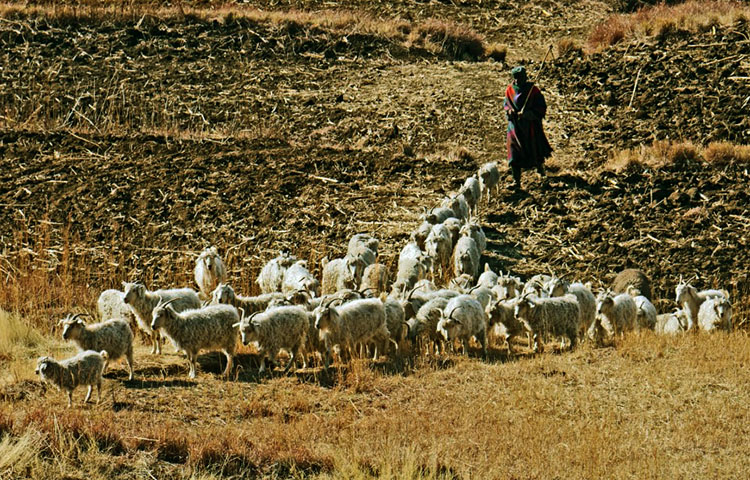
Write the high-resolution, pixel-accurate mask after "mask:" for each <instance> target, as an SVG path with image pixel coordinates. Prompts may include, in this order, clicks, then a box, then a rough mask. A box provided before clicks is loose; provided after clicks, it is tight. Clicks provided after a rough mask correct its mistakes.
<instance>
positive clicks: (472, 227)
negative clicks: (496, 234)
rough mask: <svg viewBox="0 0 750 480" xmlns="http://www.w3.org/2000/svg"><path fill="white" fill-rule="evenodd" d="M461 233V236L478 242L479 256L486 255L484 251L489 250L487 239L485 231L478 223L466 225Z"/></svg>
mask: <svg viewBox="0 0 750 480" xmlns="http://www.w3.org/2000/svg"><path fill="white" fill-rule="evenodd" d="M460 233H461V235H465V236H467V237H471V238H473V239H474V242H476V244H477V248H478V249H479V255H482V253H484V250H485V249H486V248H487V237H486V236H485V235H484V230H482V227H481V226H480V225H479V224H478V223H467V224H465V225H464V226H463V227H461V231H460Z"/></svg>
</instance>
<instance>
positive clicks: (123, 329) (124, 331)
mask: <svg viewBox="0 0 750 480" xmlns="http://www.w3.org/2000/svg"><path fill="white" fill-rule="evenodd" d="M79 317H80V314H76V315H73V316H68V317H66V318H64V319H62V320H60V322H59V323H58V324H62V325H63V332H62V337H63V340H72V341H73V342H74V343H75V344H76V345H77V346H78V351H80V352H82V351H85V350H93V351H95V352H101V351H102V350H104V351H106V352H107V355H108V357H107V361H105V362H104V368H105V369H106V367H107V363H108V362H109V360H113V361H114V360H117V359H119V358H121V357H125V361H126V362H127V363H128V370H129V372H130V375H129V377H128V380H132V379H133V331H132V330H131V329H130V325H128V322H127V321H125V320H122V319H119V320H107V321H105V322H101V323H94V324H91V325H86V322H84V321H83V320H81V319H80V318H79Z"/></svg>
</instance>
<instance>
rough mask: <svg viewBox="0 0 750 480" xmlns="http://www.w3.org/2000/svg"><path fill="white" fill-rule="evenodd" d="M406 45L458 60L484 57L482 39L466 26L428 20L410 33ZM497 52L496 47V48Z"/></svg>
mask: <svg viewBox="0 0 750 480" xmlns="http://www.w3.org/2000/svg"><path fill="white" fill-rule="evenodd" d="M408 43H409V44H411V45H417V46H421V47H425V48H428V49H433V50H437V51H439V52H445V53H446V54H447V55H448V56H449V57H451V58H456V59H460V60H477V59H480V58H482V57H484V53H485V47H484V39H483V38H482V36H481V35H479V34H478V33H476V32H475V31H474V30H472V29H471V28H469V27H468V26H466V25H460V24H457V23H453V22H446V21H443V20H435V19H430V20H427V21H425V22H424V23H422V24H420V25H418V26H417V27H416V28H415V29H413V30H412V31H411V33H410V34H409V38H408ZM496 50H497V47H496Z"/></svg>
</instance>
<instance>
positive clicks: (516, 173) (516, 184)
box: [511, 166, 521, 190]
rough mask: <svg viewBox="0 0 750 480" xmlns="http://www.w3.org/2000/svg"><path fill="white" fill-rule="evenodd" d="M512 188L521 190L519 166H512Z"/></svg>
mask: <svg viewBox="0 0 750 480" xmlns="http://www.w3.org/2000/svg"><path fill="white" fill-rule="evenodd" d="M511 188H512V189H513V190H521V168H520V167H516V166H514V167H513V186H512V187H511Z"/></svg>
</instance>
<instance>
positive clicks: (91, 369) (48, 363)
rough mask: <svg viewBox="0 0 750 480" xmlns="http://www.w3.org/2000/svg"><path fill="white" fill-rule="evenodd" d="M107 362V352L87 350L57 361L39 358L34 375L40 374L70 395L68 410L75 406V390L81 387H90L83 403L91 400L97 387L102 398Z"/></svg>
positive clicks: (50, 358) (45, 380)
mask: <svg viewBox="0 0 750 480" xmlns="http://www.w3.org/2000/svg"><path fill="white" fill-rule="evenodd" d="M106 361H107V352H106V351H104V350H102V351H101V352H95V351H93V350H86V351H83V352H81V353H79V354H78V355H76V356H74V357H70V358H68V359H66V360H61V361H59V362H58V361H57V360H55V359H54V358H52V357H39V360H37V363H36V370H34V373H36V374H38V375H39V376H40V378H41V380H42V381H43V382H48V383H51V384H52V385H54V386H56V387H57V388H58V389H60V390H65V391H66V392H67V393H68V408H70V407H71V406H72V405H73V390H75V389H76V387H78V386H79V385H86V386H88V387H89V390H88V392H87V393H86V398H85V399H84V400H83V403H87V402H88V401H89V399H90V398H91V391H92V390H93V388H94V385H96V393H97V397H98V400H97V402H99V401H101V398H102V373H103V372H104V365H105V363H106Z"/></svg>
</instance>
